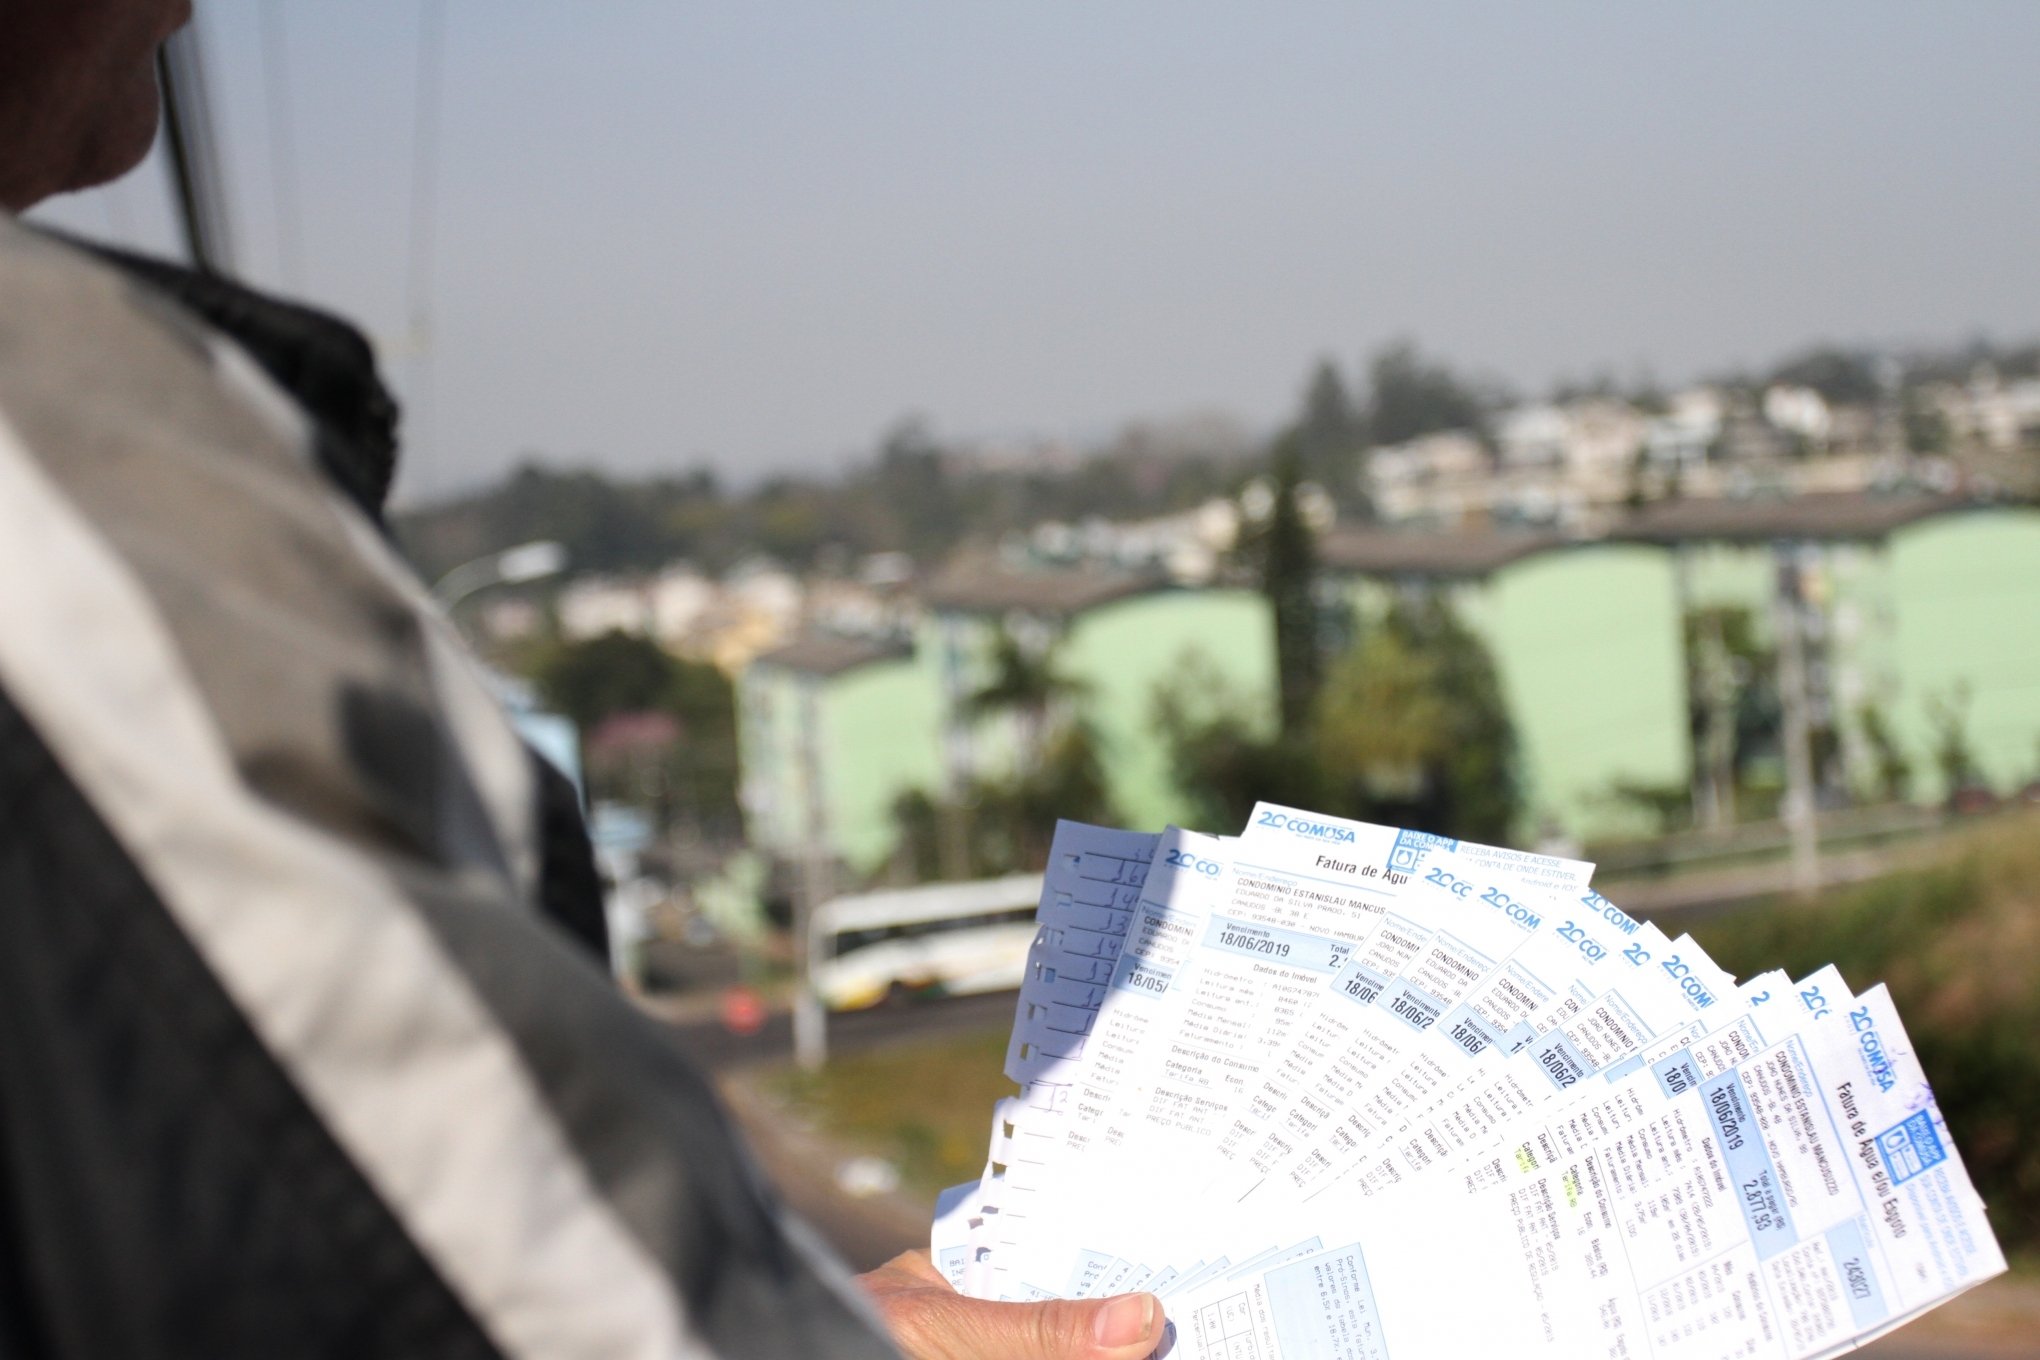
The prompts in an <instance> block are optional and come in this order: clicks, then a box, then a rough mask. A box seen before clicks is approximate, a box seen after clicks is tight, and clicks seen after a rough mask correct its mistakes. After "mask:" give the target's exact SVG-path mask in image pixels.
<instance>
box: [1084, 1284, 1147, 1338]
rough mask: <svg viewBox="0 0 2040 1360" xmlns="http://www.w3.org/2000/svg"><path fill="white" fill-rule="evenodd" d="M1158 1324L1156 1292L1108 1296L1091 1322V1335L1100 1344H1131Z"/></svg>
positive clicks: (1145, 1335) (1145, 1336)
mask: <svg viewBox="0 0 2040 1360" xmlns="http://www.w3.org/2000/svg"><path fill="white" fill-rule="evenodd" d="M1154 1324H1155V1296H1154V1295H1152V1294H1121V1295H1120V1296H1119V1297H1118V1298H1116V1299H1109V1300H1107V1301H1106V1304H1105V1306H1104V1307H1103V1308H1100V1309H1099V1310H1098V1316H1097V1319H1096V1320H1095V1321H1093V1322H1092V1323H1091V1337H1092V1339H1093V1340H1095V1341H1096V1342H1097V1343H1098V1344H1099V1345H1101V1346H1104V1347H1107V1348H1113V1347H1118V1346H1131V1345H1133V1344H1135V1343H1136V1342H1140V1341H1145V1340H1147V1339H1148V1333H1149V1332H1150V1331H1151V1330H1152V1329H1153V1328H1154Z"/></svg>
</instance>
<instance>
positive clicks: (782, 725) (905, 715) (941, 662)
mask: <svg viewBox="0 0 2040 1360" xmlns="http://www.w3.org/2000/svg"><path fill="white" fill-rule="evenodd" d="M920 601H921V609H920V613H919V618H918V619H917V621H916V622H915V623H914V625H913V627H912V631H911V635H910V638H909V639H908V640H906V641H902V642H899V643H892V644H884V643H873V642H868V641H857V640H849V639H843V638H832V637H815V638H807V639H803V640H801V641H799V642H796V643H794V644H793V645H791V646H788V647H784V648H781V649H779V650H777V651H774V652H768V653H766V654H764V655H763V656H760V657H759V658H758V659H757V660H756V661H755V662H753V663H752V664H751V666H750V667H748V668H747V669H746V670H745V672H744V674H743V675H742V677H741V678H740V680H739V683H738V689H737V693H738V723H739V727H738V734H739V743H740V756H741V762H742V766H743V802H744V808H745V817H746V824H747V827H748V829H749V834H750V840H751V843H752V844H753V845H754V846H756V847H757V848H759V849H761V850H764V851H766V852H768V853H770V854H772V855H775V856H778V857H780V858H783V859H787V860H794V859H798V858H800V857H801V856H803V855H805V854H807V853H808V849H807V847H809V846H810V845H811V844H820V845H822V846H823V847H824V848H825V851H826V855H827V857H828V858H829V859H830V860H832V861H833V862H835V863H837V864H839V865H840V866H841V869H842V870H843V871H844V872H845V873H846V874H847V876H848V877H849V878H850V879H851V880H853V881H854V880H858V879H863V878H868V877H870V876H871V875H873V874H875V873H877V872H878V871H880V870H881V869H882V868H883V867H884V865H885V864H886V862H887V860H888V858H889V856H890V855H891V853H892V851H893V848H894V845H895V842H896V840H897V829H896V827H895V825H894V820H893V808H894V806H895V804H896V803H897V801H898V800H899V798H900V796H901V795H902V794H905V793H907V792H909V791H911V790H920V791H922V792H924V793H926V794H928V795H930V796H931V797H935V798H947V797H953V796H954V795H955V794H956V793H957V791H959V790H961V789H963V788H964V787H966V786H967V785H968V784H969V783H970V782H971V781H972V780H977V779H995V778H1000V777H1004V776H1006V775H1009V774H1011V773H1012V772H1013V771H1014V769H1015V768H1016V765H1017V763H1018V762H1019V761H1020V760H1021V759H1022V758H1023V752H1024V751H1025V750H1026V748H1027V746H1028V743H1029V742H1030V740H1032V739H1033V734H1030V732H1029V731H1028V725H1029V721H1030V719H1029V717H1028V715H1027V714H1026V713H1024V712H1019V711H997V710H993V711H980V705H977V704H974V703H973V702H972V699H973V696H975V695H977V694H979V693H980V692H981V691H983V690H984V689H986V688H987V687H988V686H989V685H990V684H991V683H992V682H993V680H994V679H995V676H996V671H997V651H998V648H999V646H1000V643H1001V640H1002V638H1006V639H1011V640H1012V643H1013V644H1014V645H1017V646H1018V647H1019V648H1020V649H1021V650H1022V651H1023V652H1024V653H1026V654H1027V655H1028V656H1029V657H1030V658H1033V659H1037V660H1045V664H1046V665H1047V667H1048V668H1049V669H1050V670H1051V671H1052V672H1053V674H1054V675H1055V676H1056V678H1057V680H1058V681H1059V682H1060V683H1059V684H1058V697H1057V698H1056V699H1054V700H1053V704H1054V705H1055V706H1059V707H1066V708H1068V709H1069V710H1071V711H1070V712H1069V713H1068V714H1067V715H1063V714H1058V716H1069V717H1074V718H1077V719H1080V720H1081V721H1083V722H1084V723H1085V724H1086V725H1087V726H1088V727H1089V729H1090V731H1091V733H1092V735H1093V736H1094V738H1095V739H1096V741H1097V743H1098V749H1099V752H1100V756H1101V758H1102V763H1103V765H1104V768H1105V771H1106V777H1107V790H1108V794H1109V797H1110V799H1111V802H1112V805H1113V808H1114V810H1115V811H1116V812H1117V813H1118V815H1119V816H1120V817H1121V819H1122V820H1123V821H1124V822H1125V823H1126V824H1127V825H1129V826H1142V827H1160V826H1162V825H1165V824H1166V823H1168V822H1170V821H1173V820H1179V819H1181V818H1182V817H1184V816H1185V815H1186V813H1185V806H1184V802H1183V800H1182V798H1181V797H1180V796H1179V795H1178V794H1177V793H1176V790H1175V788H1174V786H1173V784H1172V782H1171V780H1170V779H1169V775H1168V770H1167V753H1166V750H1165V748H1164V744H1163V743H1162V741H1161V740H1160V737H1159V735H1158V733H1157V731H1156V729H1155V697H1156V692H1157V690H1158V688H1159V687H1160V686H1161V685H1162V684H1164V683H1165V682H1167V681H1169V680H1172V679H1175V678H1177V677H1180V676H1183V675H1186V674H1194V675H1196V676H1199V677H1200V678H1203V679H1208V680H1209V682H1210V683H1212V684H1214V685H1218V686H1221V687H1223V689H1224V690H1225V691H1226V692H1227V693H1229V694H1233V695H1236V696H1238V698H1239V700H1240V702H1243V703H1247V704H1251V705H1255V706H1257V707H1260V708H1269V707H1271V706H1272V704H1273V692H1274V658H1273V649H1272V646H1271V644H1270V637H1271V632H1270V628H1271V626H1270V624H1269V621H1268V611H1267V606H1266V605H1265V603H1264V602H1263V601H1262V599H1261V597H1260V596H1259V595H1258V594H1257V593H1255V592H1252V591H1245V590H1223V589H1221V590H1179V589H1175V588H1172V587H1170V586H1169V585H1168V583H1167V582H1166V581H1164V580H1162V579H1160V578H1158V577H1154V576H1147V575H1138V574H1133V573H1124V572H1105V571H1069V570H1055V571H1048V570H1042V571H1028V570H1015V569H1011V568H1006V567H1002V566H999V565H997V564H996V563H991V562H986V561H982V560H975V561H965V562H959V563H956V564H953V565H952V566H951V567H950V568H949V569H948V570H946V571H944V572H943V573H941V574H940V575H939V576H937V577H936V578H935V579H934V580H932V581H930V582H929V583H928V584H927V585H926V586H925V588H924V589H923V590H922V591H921V593H920Z"/></svg>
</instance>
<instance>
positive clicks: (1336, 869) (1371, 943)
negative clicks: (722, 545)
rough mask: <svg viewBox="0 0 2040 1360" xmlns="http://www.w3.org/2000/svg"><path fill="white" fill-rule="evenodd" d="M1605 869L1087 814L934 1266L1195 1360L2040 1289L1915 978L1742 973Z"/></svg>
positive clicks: (1713, 1332) (1795, 1322) (1760, 1330)
mask: <svg viewBox="0 0 2040 1360" xmlns="http://www.w3.org/2000/svg"><path fill="white" fill-rule="evenodd" d="M1591 870H1592V866H1591V865H1587V864H1583V863H1580V862H1578V861H1575V860H1566V859H1555V858H1551V857H1549V856H1544V855H1533V854H1526V853H1523V852H1521V851H1515V850H1499V849H1494V848H1492V847H1489V846H1482V845H1471V844H1468V843H1466V842H1463V841H1453V840H1447V839H1444V838H1442V837H1438V836H1432V835H1426V834H1423V833H1420V832H1413V831H1397V830H1394V829H1391V828H1386V827H1379V826H1370V825H1367V824H1365V823H1361V822H1349V821H1343V820H1340V819H1338V818H1333V817H1324V816H1318V815H1314V814H1310V813H1303V812H1298V811H1295V810H1293V809H1289V808H1281V807H1275V806H1271V805H1267V804H1263V805H1262V806H1260V807H1258V808H1257V809H1256V810H1255V813H1254V817H1253V820H1252V822H1251V824H1250V825H1249V826H1248V827H1247V828H1246V829H1245V830H1244V831H1242V832H1241V833H1240V835H1239V836H1238V837H1237V838H1221V837H1216V836H1206V835H1199V834H1197V833H1194V832H1187V831H1180V830H1174V829H1171V830H1169V831H1167V832H1165V833H1163V834H1162V835H1160V836H1153V835H1144V834H1136V833H1132V832H1126V831H1114V830H1107V829H1103V828H1099V827H1092V826H1083V825H1079V824H1076V823H1071V822H1064V823H1062V824H1061V825H1060V826H1058V828H1057V830H1056V836H1055V844H1054V849H1053V851H1052V852H1051V861H1050V864H1049V868H1048V873H1047V878H1046V882H1045V884H1044V886H1043V889H1042V896H1041V907H1040V913H1039V921H1040V929H1039V931H1038V933H1037V937H1036V940H1035V943H1034V946H1033V951H1032V954H1031V956H1030V959H1029V968H1028V974H1027V980H1026V984H1025V986H1024V987H1023V989H1022V991H1021V994H1020V1004H1019V1011H1018V1014H1017V1015H1016V1017H1015V1019H1014V1024H1013V1037H1012V1042H1011V1045H1010V1047H1009V1049H1008V1053H1007V1061H1006V1073H1007V1075H1008V1076H1010V1077H1011V1078H1012V1079H1013V1080H1014V1081H1016V1082H1018V1083H1019V1084H1020V1092H1019V1094H1017V1095H1015V1096H1012V1097H1010V1098H1009V1099H1007V1100H1004V1101H1001V1102H1000V1104H999V1106H998V1108H997V1110H996V1111H995V1113H994V1116H993V1127H992V1140H991V1153H990V1157H989V1161H988V1165H987V1168H986V1171H985V1175H984V1177H983V1179H982V1180H981V1181H979V1182H977V1183H975V1184H971V1185H967V1186H958V1187H956V1188H955V1189H953V1190H951V1191H949V1192H948V1193H946V1194H945V1195H944V1196H943V1200H942V1204H941V1206H940V1208H939V1209H938V1216H937V1219H936V1222H935V1227H934V1234H933V1248H934V1253H935V1258H936V1261H937V1263H938V1264H939V1266H940V1267H941V1268H942V1270H943V1271H944V1272H945V1273H946V1274H947V1275H948V1276H949V1278H950V1280H951V1282H952V1283H954V1284H955V1285H956V1286H957V1288H959V1289H961V1290H963V1291H964V1292H965V1293H969V1294H974V1295H978V1296H980V1297H989V1298H1000V1299H1035V1298H1042V1297H1046V1296H1050V1295H1060V1296H1064V1297H1101V1296H1106V1295H1111V1294H1118V1293H1126V1292H1131V1291H1135V1290H1147V1291H1150V1292H1153V1293H1155V1294H1158V1295H1160V1296H1161V1298H1162V1300H1163V1303H1164V1306H1165V1307H1166V1309H1167V1311H1168V1315H1169V1318H1170V1321H1171V1325H1172V1326H1171V1336H1170V1338H1169V1341H1168V1342H1167V1343H1166V1345H1165V1347H1164V1353H1166V1354H1168V1355H1170V1356H1172V1357H1176V1358H1178V1360H1207V1358H1208V1360H1301V1357H1311V1360H1328V1358H1329V1357H1351V1358H1352V1360H1446V1358H1449V1360H1460V1358H1461V1357H1475V1356H1481V1357H1485V1356H1490V1355H1496V1354H1503V1353H1506V1354H1507V1355H1509V1356H1510V1358H1511V1360H1529V1358H1530V1357H1546V1356H1548V1357H1565V1358H1566V1360H1576V1357H1583V1356H1608V1357H1624V1356H1627V1357H1637V1358H1638V1360H1642V1358H1643V1357H1660V1358H1662V1357H1672V1356H1680V1357H1683V1356H1694V1357H1702V1356H1704V1357H1710V1358H1712V1357H1728V1356H1778V1357H1797V1356H1812V1355H1821V1354H1826V1353H1829V1352H1835V1351H1842V1350H1847V1349H1849V1348H1850V1347H1851V1346H1852V1345H1854V1344H1855V1343H1857V1342H1860V1341H1862V1340H1864V1339H1867V1338H1868V1337H1871V1336H1875V1335H1877V1334H1879V1333H1881V1332H1885V1331H1888V1330H1890V1329H1891V1328H1892V1327H1895V1326H1897V1325H1898V1324H1899V1323H1901V1322H1903V1321H1905V1320H1906V1319H1908V1318H1910V1317H1912V1316H1914V1315H1916V1314H1918V1313H1920V1312H1922V1311H1924V1310H1925V1309H1927V1308H1929V1307H1932V1306H1933V1305H1934V1304H1936V1303H1938V1302H1940V1301H1942V1300H1944V1299H1947V1298H1949V1297H1950V1296H1952V1295H1953V1294H1955V1293H1957V1292H1959V1291H1961V1290H1963V1289H1965V1288H1967V1287H1969V1286H1971V1285H1974V1284H1976V1283H1978V1282H1979V1281H1982V1280H1984V1279H1987V1278H1989V1277H1990V1276H1992V1275H1994V1274H1997V1273H1998V1272H1999V1271H2001V1270H2003V1269H2004V1259H2003V1256H2002V1255H2001V1254H2000V1252H1999V1250H1998V1246H1997V1243H1996V1241H1995V1239H1994V1238H1993V1237H1992V1235H1991V1231H1990V1228H1989V1225H1988V1223H1987V1222H1986V1221H1985V1218H1984V1212H1983V1205H1982V1202H1981V1201H1980V1200H1979V1199H1978V1197H1977V1195H1976V1192H1975V1190H1974V1189H1973V1188H1972V1187H1971V1186H1970V1183H1969V1178H1968V1176H1967V1174H1966V1173H1965V1172H1964V1170H1963V1167H1962V1163H1961V1161H1960V1159H1959V1158H1958V1157H1957V1156H1956V1153H1955V1146H1954V1144H1953V1142H1952V1141H1951V1140H1950V1138H1949V1136H1948V1130H1947V1127H1946V1126H1945V1125H1944V1124H1943V1123H1942V1120H1941V1114H1940V1111H1939V1110H1938V1109H1937V1108H1936V1107H1935V1104H1934V1097H1933V1092H1932V1091H1931V1090H1930V1089H1929V1088H1928V1086H1927V1080H1926V1077H1925V1075H1924V1074H1923V1073H1922V1072H1921V1071H1920V1068H1919V1064H1918V1062H1917V1061H1916V1060H1915V1058H1914V1056H1913V1051H1912V1045H1911V1044H1910V1042H1909V1041H1908V1040H1907V1038H1906V1034H1905V1030H1904V1028H1903V1027H1902V1026H1901V1025H1900V1023H1899V1018H1898V1015H1897V1013H1896V1012H1895V1011H1894V1010H1893V1009H1892V1004H1891V999H1890V997H1889V996H1888V995H1887V994H1886V992H1885V990H1884V988H1883V987H1882V986H1876V987H1872V988H1870V989H1869V990H1868V991H1865V992H1861V993H1853V992H1851V991H1850V990H1849V987H1848V985H1847V984H1846V983H1845V982H1844V981H1843V980H1842V978H1841V976H1840V974H1838V973H1837V972H1836V971H1835V970H1834V968H1832V967H1828V968H1823V969H1821V970H1820V971H1819V972H1817V973H1814V974H1813V975H1811V976H1810V977H1805V978H1800V979H1797V980H1794V979H1792V978H1789V977H1787V976H1786V975H1785V974H1784V973H1782V972H1772V973H1765V974H1761V975H1759V976H1757V977H1754V978H1750V979H1749V980H1747V981H1744V982H1741V983H1738V982H1737V981H1736V979H1734V978H1733V977H1730V976H1729V975H1728V974H1727V973H1725V972H1723V971H1722V970H1721V969H1720V968H1718V967H1716V966H1715V965H1714V963H1713V961H1712V960H1710V959H1709V958H1708V957H1707V956H1706V954H1705V953H1703V952H1702V951H1701V949H1700V948H1699V946H1698V945H1696V944H1695V943H1694V942H1693V941H1692V939H1690V938H1688V937H1686V936H1680V937H1679V938H1677V939H1670V938H1667V937H1666V936H1665V935H1664V933H1663V932H1662V931H1660V930H1659V929H1657V928H1656V927H1655V926H1652V925H1649V924H1645V923H1643V922H1639V921H1637V920H1634V919H1632V918H1631V917H1629V916H1627V915H1626V914H1624V913H1623V912H1622V911H1621V910H1619V909H1618V908H1617V907H1616V906H1615V905H1614V904H1613V903H1611V902H1609V901H1608V900H1607V899H1606V898H1604V897H1602V896H1601V895H1600V894H1598V893H1596V892H1593V891H1591V890H1590V889H1589V888H1588V887H1587V879H1588V876H1589V874H1590V872H1591ZM1504 1347H1506V1351H1504V1349H1503V1348H1504Z"/></svg>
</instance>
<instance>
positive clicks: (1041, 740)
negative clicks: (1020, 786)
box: [963, 628, 1084, 774]
mask: <svg viewBox="0 0 2040 1360" xmlns="http://www.w3.org/2000/svg"><path fill="white" fill-rule="evenodd" d="M1083 690H1084V686H1083V684H1082V683H1081V682H1079V681H1076V680H1072V679H1070V678H1069V677H1068V676H1066V675H1063V674H1062V673H1061V672H1059V671H1058V670H1057V669H1056V667H1055V656H1054V648H1052V647H1043V648H1040V649H1039V650H1035V649H1030V648H1027V647H1024V646H1022V645H1021V644H1020V640H1019V639H1018V638H1016V637H1014V636H1013V634H1012V631H1011V630H1009V629H1006V628H1001V629H1000V630H999V634H998V637H997V639H996V640H995V641H994V642H993V644H992V678H991V679H990V680H988V681H987V682H986V683H985V684H984V685H983V686H981V687H980V688H979V689H977V690H976V691H974V692H973V693H972V694H971V695H970V696H969V697H968V698H966V699H965V700H964V701H963V708H964V712H965V713H966V714H968V715H969V716H970V717H972V718H975V719H984V718H989V717H993V716H995V715H998V714H1001V713H1006V714H1011V715H1012V717H1013V721H1014V725H1015V726H1016V727H1017V729H1018V732H1019V755H1018V765H1019V767H1020V771H1021V773H1023V774H1024V773H1028V772H1031V771H1032V770H1033V769H1035V768H1036V767H1037V766H1038V765H1039V764H1040V762H1041V755H1042V751H1043V749H1044V748H1045V746H1046V744H1047V740H1048V734H1049V728H1050V725H1051V721H1052V720H1053V719H1054V718H1056V717H1057V716H1058V715H1059V710H1061V709H1062V708H1063V707H1065V706H1066V705H1067V703H1068V702H1069V701H1070V700H1072V699H1074V698H1076V697H1077V696H1078V695H1080V694H1082V693H1083Z"/></svg>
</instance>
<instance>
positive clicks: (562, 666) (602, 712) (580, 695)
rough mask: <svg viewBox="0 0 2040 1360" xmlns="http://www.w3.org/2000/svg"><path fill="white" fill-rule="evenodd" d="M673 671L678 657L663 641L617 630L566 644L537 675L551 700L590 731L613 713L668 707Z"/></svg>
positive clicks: (560, 710) (543, 663)
mask: <svg viewBox="0 0 2040 1360" xmlns="http://www.w3.org/2000/svg"><path fill="white" fill-rule="evenodd" d="M673 675H674V662H673V658H672V657H671V656H669V655H668V654H667V653H666V650H665V649H664V648H663V647H661V646H659V644H658V643H656V642H653V641H652V640H651V639H649V638H642V637H636V636H633V635H632V634H629V633H625V632H621V631H615V630H612V631H610V632H607V633H604V634H602V635H601V636H600V637H596V638H590V639H589V640H588V641H586V642H569V643H564V644H562V645H561V646H560V647H559V648H557V649H556V650H555V651H554V652H553V653H552V655H551V656H549V657H547V658H545V659H544V660H543V661H541V662H540V663H539V666H538V670H537V674H536V676H535V677H534V678H535V679H536V680H537V682H538V690H539V693H540V694H542V695H544V696H545V701H546V703H547V704H548V705H550V706H551V707H552V708H554V709H556V710H557V711H559V712H561V713H564V714H566V715H567V716H568V717H569V718H572V719H573V720H574V723H575V725H576V726H578V727H580V728H581V729H582V730H583V731H586V730H587V729H589V728H591V727H594V726H595V725H596V724H597V723H599V722H601V721H602V720H603V719H604V718H607V717H609V716H610V715H611V714H615V713H637V712H643V711H644V710H646V709H655V708H662V707H664V706H665V703H666V699H667V697H668V695H669V693H670V690H671V687H672V684H673Z"/></svg>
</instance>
